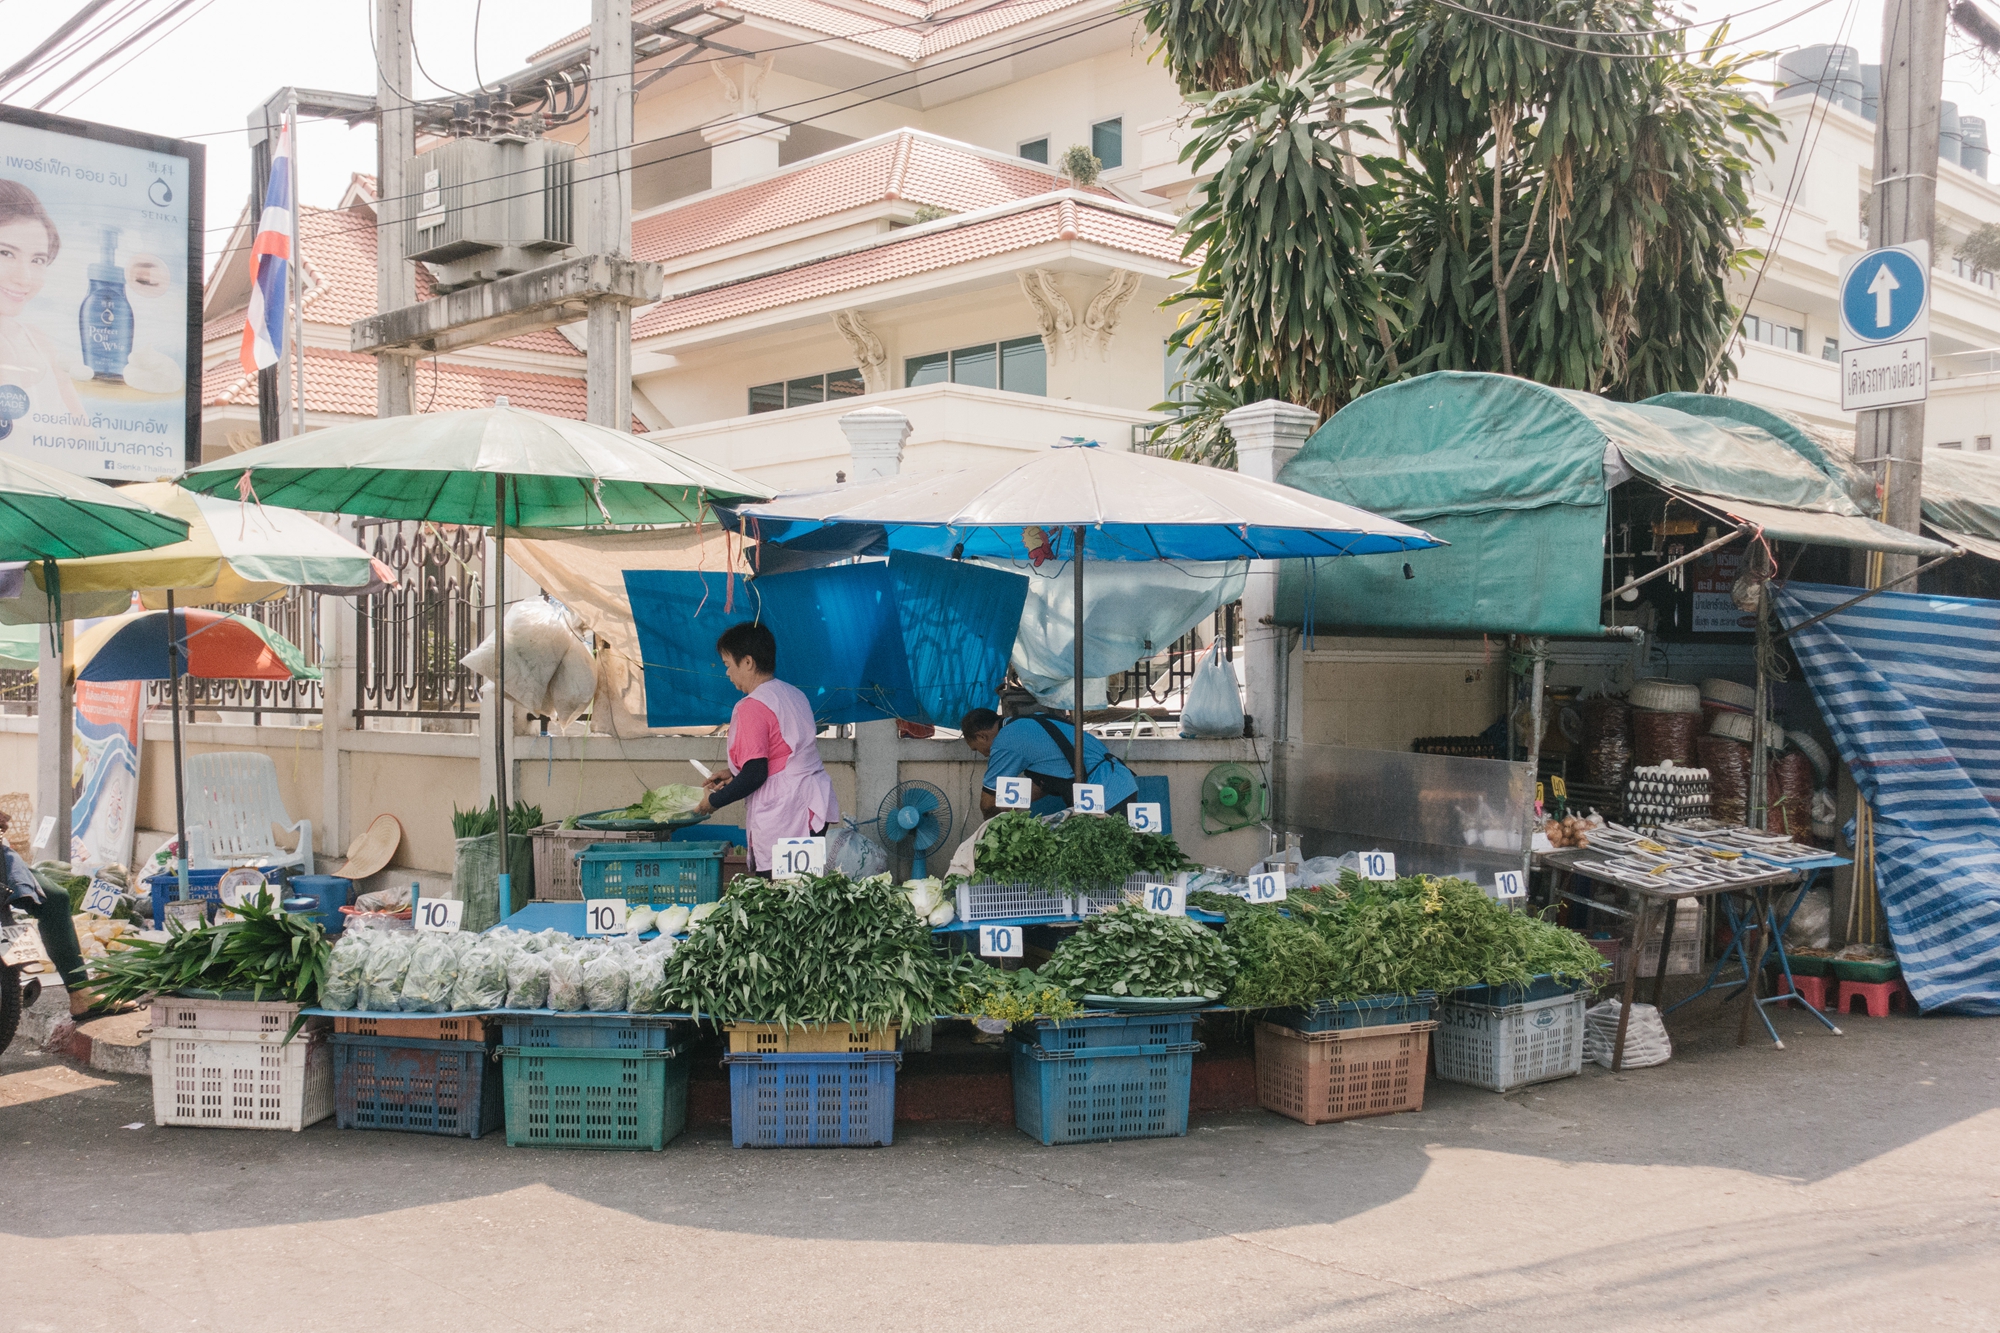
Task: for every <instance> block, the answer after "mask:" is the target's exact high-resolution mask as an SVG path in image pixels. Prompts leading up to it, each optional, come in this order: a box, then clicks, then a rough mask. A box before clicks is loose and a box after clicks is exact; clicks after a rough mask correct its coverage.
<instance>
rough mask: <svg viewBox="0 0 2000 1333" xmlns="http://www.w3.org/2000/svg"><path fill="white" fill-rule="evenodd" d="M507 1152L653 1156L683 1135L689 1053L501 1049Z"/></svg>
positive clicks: (680, 1048)
mask: <svg viewBox="0 0 2000 1333" xmlns="http://www.w3.org/2000/svg"><path fill="white" fill-rule="evenodd" d="M500 1069H501V1075H502V1078H503V1080H504V1082H505V1086H506V1102H507V1146H508V1147H510V1148H515V1147H532V1148H599V1149H606V1148H608V1149H623V1150H625V1151H628V1152H630V1151H639V1152H658V1151H660V1149H662V1148H664V1147H666V1146H667V1144H668V1143H670V1142H672V1141H673V1140H674V1139H675V1138H676V1137H677V1136H679V1134H680V1132H681V1131H682V1130H684V1129H686V1128H687V1090H688V1054H687V1048H686V1047H684V1046H675V1047H671V1048H668V1049H657V1050H643V1051H635V1050H588V1049H567V1050H566V1049H562V1048H560V1047H551V1046H529V1047H522V1046H502V1047H501V1048H500Z"/></svg>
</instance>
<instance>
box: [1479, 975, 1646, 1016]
mask: <svg viewBox="0 0 2000 1333" xmlns="http://www.w3.org/2000/svg"><path fill="white" fill-rule="evenodd" d="M1605 975H1606V976H1609V975H1610V973H1609V972H1608V971H1607V972H1606V974H1605ZM1587 984H1588V983H1587V982H1582V981H1558V980H1556V979H1555V977H1553V976H1551V975H1550V974H1548V973H1547V972H1544V973H1542V975H1540V976H1538V977H1536V978H1535V979H1534V980H1532V981H1530V982H1529V983H1528V984H1527V985H1525V986H1461V987H1459V988H1458V989H1457V990H1455V991H1453V992H1452V993H1451V995H1450V997H1449V998H1450V1000H1451V1002H1452V1003H1453V1004H1483V1005H1490V1006H1493V1007H1494V1008H1505V1007H1507V1006H1509V1005H1515V1004H1533V1003H1534V1002H1535V1001H1537V1000H1553V999H1555V998H1556V997H1557V996H1558V995H1569V994H1571V993H1573V992H1575V991H1580V990H1582V989H1583V988H1584V986H1585V985H1587Z"/></svg>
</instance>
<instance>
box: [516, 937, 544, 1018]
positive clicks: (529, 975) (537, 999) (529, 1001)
mask: <svg viewBox="0 0 2000 1333" xmlns="http://www.w3.org/2000/svg"><path fill="white" fill-rule="evenodd" d="M550 972H551V968H550V967H549V958H548V955H547V954H544V953H530V952H528V951H527V950H525V949H524V950H522V951H521V952H519V953H516V954H515V955H514V956H513V957H512V958H510V959H508V960H507V1007H508V1008H509V1009H546V1008H548V1007H549V975H550Z"/></svg>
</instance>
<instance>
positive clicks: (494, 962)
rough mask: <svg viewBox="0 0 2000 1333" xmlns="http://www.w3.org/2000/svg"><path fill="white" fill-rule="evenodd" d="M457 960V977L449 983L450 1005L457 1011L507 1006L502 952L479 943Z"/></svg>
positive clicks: (476, 942) (507, 951)
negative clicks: (450, 986) (450, 985)
mask: <svg viewBox="0 0 2000 1333" xmlns="http://www.w3.org/2000/svg"><path fill="white" fill-rule="evenodd" d="M471 938H472V940H473V941H474V943H473V946H472V947H471V948H470V949H467V950H466V951H465V953H464V955H463V956H462V957H461V958H460V959H459V960H458V980H457V981H456V982H454V983H453V984H452V988H451V1007H452V1008H453V1009H454V1010H456V1011H457V1012H459V1013H464V1012H466V1011H467V1010H472V1009H503V1008H505V1007H506V1005H507V958H506V954H507V953H511V952H512V950H506V951H504V952H503V951H502V950H500V949H496V948H494V947H493V946H492V945H490V944H484V943H480V942H478V941H479V937H478V936H476V935H475V936H472V937H471Z"/></svg>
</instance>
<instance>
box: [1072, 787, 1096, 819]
mask: <svg viewBox="0 0 2000 1333" xmlns="http://www.w3.org/2000/svg"><path fill="white" fill-rule="evenodd" d="M1070 790H1071V791H1073V792H1075V793H1076V797H1075V800H1076V812H1077V813H1078V814H1080V815H1101V814H1103V813H1104V784H1103V783H1101V782H1079V783H1077V784H1076V786H1074V787H1072V788H1071V789H1070Z"/></svg>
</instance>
